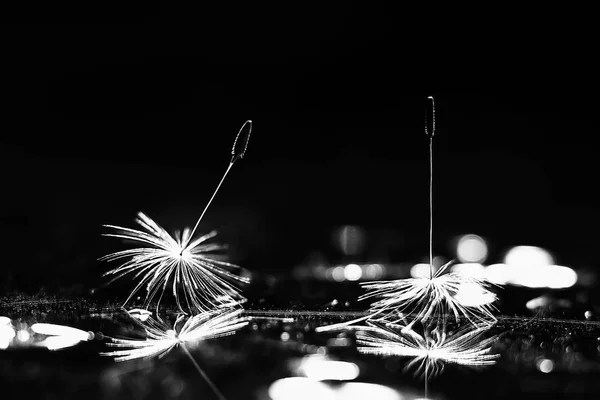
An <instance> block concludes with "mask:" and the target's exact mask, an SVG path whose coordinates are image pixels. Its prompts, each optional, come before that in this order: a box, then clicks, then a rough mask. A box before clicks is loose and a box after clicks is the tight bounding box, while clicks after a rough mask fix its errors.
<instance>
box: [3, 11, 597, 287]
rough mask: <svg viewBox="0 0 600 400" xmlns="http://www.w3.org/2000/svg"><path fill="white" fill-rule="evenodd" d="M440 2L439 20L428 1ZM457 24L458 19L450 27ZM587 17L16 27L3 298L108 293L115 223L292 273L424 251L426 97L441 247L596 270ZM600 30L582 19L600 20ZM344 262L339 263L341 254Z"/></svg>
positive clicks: (40, 14) (11, 52)
mask: <svg viewBox="0 0 600 400" xmlns="http://www.w3.org/2000/svg"><path fill="white" fill-rule="evenodd" d="M431 7H432V6H431ZM450 11H451V12H450ZM591 14H592V13H590V12H589V10H587V11H586V10H584V9H580V10H565V9H557V10H552V9H548V8H546V9H543V10H541V9H533V10H524V9H522V8H519V9H502V10H499V9H489V10H484V9H478V10H474V9H464V10H460V9H452V10H441V9H433V8H430V9H419V10H416V9H415V10H412V9H408V8H406V7H405V6H396V8H391V7H387V6H381V5H370V6H368V8H363V7H359V6H357V5H348V4H346V5H340V6H339V7H334V6H328V7H323V6H319V7H315V8H312V7H310V6H307V5H304V4H301V3H297V4H296V3H290V4H288V5H286V6H279V7H276V8H267V7H264V8H260V7H258V8H257V7H256V6H252V7H246V8H240V6H239V5H237V4H234V3H231V4H224V5H223V6H221V7H214V6H211V7H205V6H201V7H198V8H196V9H174V8H167V7H164V6H162V7H160V8H155V9H135V10H134V9H131V10H130V9H119V10H103V9H91V8H90V9H80V10H72V9H70V10H56V9H52V10H46V11H44V10H36V15H35V16H33V14H31V13H29V14H19V15H14V16H13V17H14V18H9V20H10V22H12V23H10V24H5V25H3V26H2V38H3V39H2V41H3V47H2V55H3V57H2V60H3V61H2V64H3V73H2V79H1V82H2V83H1V85H2V90H1V92H0V95H1V98H2V108H1V110H2V111H1V121H2V135H1V139H0V163H1V164H0V167H1V170H2V181H1V192H0V193H1V195H0V196H1V199H2V200H1V202H0V224H1V228H0V232H1V233H0V234H1V235H2V236H1V238H0V243H1V246H2V247H1V249H2V257H1V259H0V260H1V261H0V262H1V268H2V270H3V271H6V274H5V275H4V276H5V279H2V280H0V282H2V284H1V285H0V289H1V290H4V291H10V290H15V289H16V290H23V291H28V290H29V291H31V290H33V291H35V290H38V289H39V288H41V287H44V288H45V289H46V290H60V289H62V288H64V287H74V286H73V285H77V284H79V289H81V288H87V287H90V286H94V285H98V284H99V283H98V282H100V278H99V274H100V273H101V272H102V271H104V270H106V269H107V268H108V267H107V266H106V265H101V264H99V263H98V261H97V258H98V257H100V256H102V255H104V254H107V253H109V252H112V251H115V250H118V249H121V248H122V246H123V245H122V244H121V243H119V242H118V241H117V240H116V239H111V238H103V237H101V235H100V234H101V232H103V230H102V227H101V225H102V224H116V225H122V226H129V227H133V226H134V221H133V220H134V217H135V213H136V212H137V211H144V212H145V213H147V214H148V215H149V216H151V217H152V218H154V219H155V220H156V221H157V222H159V223H160V224H162V225H163V226H165V227H166V228H168V229H169V230H172V229H176V228H182V227H184V226H191V225H193V224H194V222H195V220H196V218H197V217H198V216H199V215H200V213H201V211H202V209H203V208H204V205H205V204H206V201H207V200H208V198H209V197H210V194H211V193H212V191H213V189H214V188H215V186H216V184H217V182H218V180H219V179H220V176H221V174H222V173H223V171H224V170H225V168H226V166H227V162H228V161H229V150H230V147H231V143H232V140H233V138H234V137H235V134H236V133H237V131H238V129H239V127H240V126H241V125H242V123H243V122H244V121H245V120H246V119H252V120H253V121H254V131H253V137H252V139H251V141H250V144H249V150H248V153H247V156H246V158H244V159H243V160H242V161H241V162H239V164H236V165H235V167H234V169H233V170H232V171H231V174H230V176H229V177H228V179H227V181H226V182H225V184H224V186H223V188H222V191H221V192H220V193H219V195H218V196H217V197H216V199H215V201H214V203H213V205H212V207H211V209H210V211H209V212H208V213H207V215H206V218H205V220H204V221H203V224H202V225H201V230H203V231H204V230H208V229H212V228H219V229H220V231H221V233H222V236H221V237H222V239H223V241H226V242H229V243H231V244H232V257H233V259H234V261H236V262H239V263H240V264H242V265H244V266H247V267H248V268H250V269H253V270H257V271H267V272H271V273H276V272H286V271H289V270H290V269H291V268H292V267H293V266H295V265H297V264H298V263H301V262H302V261H303V260H304V259H305V258H306V257H307V255H308V254H309V253H310V252H311V251H313V250H321V251H325V252H327V251H329V250H327V249H328V248H330V247H331V238H330V236H331V231H332V229H334V228H335V227H336V226H339V225H343V224H357V225H361V226H363V227H365V228H366V229H367V231H368V232H369V236H368V238H369V240H370V241H368V243H367V247H368V249H370V250H369V251H370V253H368V254H370V255H367V256H364V257H366V258H369V257H372V258H379V259H387V260H390V261H397V262H401V261H408V262H411V261H418V260H420V259H421V258H422V257H423V256H425V255H426V254H427V245H428V242H427V237H428V232H427V229H428V224H427V218H428V206H427V184H428V163H427V154H428V150H427V138H426V137H425V135H424V126H423V122H424V110H425V101H424V100H425V98H426V96H428V95H434V96H435V99H436V106H437V119H436V122H437V129H436V140H435V156H434V157H435V161H434V162H435V168H436V172H435V218H436V220H435V224H436V225H435V226H436V227H435V235H436V236H435V247H436V249H438V251H437V252H438V253H441V254H446V253H449V251H450V250H449V247H448V243H449V240H450V239H452V238H453V237H454V236H455V235H458V234H462V233H469V232H472V233H477V234H479V235H482V236H484V237H486V238H487V239H488V240H489V242H490V245H491V250H492V254H491V258H490V262H497V261H500V257H501V252H502V251H503V250H504V249H506V248H507V247H509V246H513V245H521V244H524V245H537V246H542V247H546V248H548V249H550V250H551V251H552V252H553V253H554V254H555V256H556V259H557V262H558V263H559V264H563V265H571V266H574V267H580V266H592V267H595V262H596V258H597V252H596V250H595V249H596V244H597V243H598V240H599V239H600V234H599V233H598V229H597V227H598V226H599V222H600V213H599V212H598V208H597V204H598V197H597V194H596V193H597V189H596V181H597V179H596V177H597V174H596V165H597V162H596V153H597V146H596V144H595V143H596V136H597V135H596V134H597V132H596V130H597V128H596V112H597V107H596V106H597V100H596V98H595V96H596V93H597V88H598V87H597V82H596V74H597V72H596V70H597V68H598V65H597V62H596V61H595V57H594V55H595V54H594V53H595V42H594V40H593V35H592V34H593V26H594V25H593V23H592V21H590V20H588V19H591V18H592V16H591ZM588 15H589V17H588ZM332 254H333V255H332V258H335V253H332Z"/></svg>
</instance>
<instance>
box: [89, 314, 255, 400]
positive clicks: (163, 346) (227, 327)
mask: <svg viewBox="0 0 600 400" xmlns="http://www.w3.org/2000/svg"><path fill="white" fill-rule="evenodd" d="M241 313H242V310H240V309H228V310H219V309H217V310H214V311H207V312H203V313H200V314H198V315H195V316H193V317H188V316H186V315H184V314H179V315H178V316H177V318H176V320H175V322H174V323H173V325H172V326H169V325H167V324H166V323H165V322H164V321H163V320H161V319H160V318H159V317H157V318H158V319H154V318H152V317H151V316H148V315H146V314H144V313H140V312H139V311H136V312H135V313H134V314H133V315H130V316H131V317H132V318H134V320H135V321H136V322H137V324H138V325H140V326H141V327H143V328H144V330H145V332H146V339H144V340H135V339H119V338H109V340H110V342H109V343H108V345H109V346H112V347H119V348H125V349H124V350H115V351H110V352H104V353H101V355H103V356H109V357H114V360H115V361H127V360H135V359H145V358H151V357H158V358H162V357H163V356H165V355H166V354H167V353H169V352H170V351H171V350H172V349H173V348H175V347H177V346H181V348H182V349H183V351H184V352H185V354H186V355H187V357H188V358H189V359H190V361H191V362H192V363H193V364H194V367H195V368H196V370H197V371H198V373H199V374H200V375H201V376H202V377H203V378H204V380H205V381H206V383H207V384H208V385H209V386H210V388H211V389H212V391H213V392H214V393H215V395H216V396H217V397H218V398H219V399H220V400H224V399H225V396H223V394H222V393H221V391H220V390H219V389H218V388H217V387H216V386H215V384H214V383H213V382H212V381H211V380H210V378H209V377H208V376H207V375H206V373H205V372H204V371H203V370H202V368H200V365H198V363H197V362H196V360H195V359H194V357H192V354H191V353H190V352H189V350H188V349H187V347H186V344H188V343H196V342H199V341H203V340H208V339H214V338H217V337H222V336H227V335H232V334H234V333H235V332H236V331H237V330H239V329H241V328H243V327H244V326H246V325H247V324H248V318H244V317H241Z"/></svg>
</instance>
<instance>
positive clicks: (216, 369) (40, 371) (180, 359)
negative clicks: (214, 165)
mask: <svg viewBox="0 0 600 400" xmlns="http://www.w3.org/2000/svg"><path fill="white" fill-rule="evenodd" d="M253 290H254V292H252V291H253ZM580 291H581V289H578V288H572V289H569V290H565V291H562V292H560V293H556V292H553V293H552V297H549V296H548V295H547V296H546V297H547V298H546V299H545V300H544V301H541V300H540V301H538V303H540V304H538V306H539V307H537V308H533V309H532V310H529V309H528V308H527V307H525V305H524V304H525V303H526V301H521V299H534V298H538V297H541V296H543V295H544V294H543V293H542V292H540V291H535V290H531V289H525V288H515V287H505V288H502V289H499V290H498V291H497V293H498V295H499V298H500V300H499V306H498V307H499V309H501V310H502V311H503V312H502V313H498V314H497V315H498V322H497V324H496V325H495V326H493V327H492V328H491V329H490V330H489V332H486V333H485V337H491V336H493V335H498V338H497V340H495V341H494V342H493V343H492V346H491V349H490V353H491V354H499V358H498V359H497V362H496V364H495V365H491V366H486V367H483V368H477V367H470V366H464V365H457V364H453V363H446V362H443V363H440V371H439V373H438V374H435V375H433V374H430V376H429V379H428V380H427V385H428V387H427V390H428V397H429V398H431V399H465V398H472V399H477V398H484V397H485V398H498V399H500V398H507V397H515V396H516V397H517V398H525V397H532V396H534V397H536V398H539V397H538V396H542V398H573V399H575V398H590V397H589V396H595V395H600V379H599V378H600V321H597V320H596V319H595V317H594V315H592V314H591V313H592V311H590V310H593V308H591V307H590V297H589V296H588V298H587V300H588V301H587V302H586V303H582V302H581V301H578V300H577V299H580V300H581V298H582V296H581V295H579V296H578V293H579V292H580ZM359 292H360V289H359V288H358V285H355V284H354V283H345V284H344V283H327V282H318V281H310V282H308V281H299V280H289V281H277V280H271V281H270V283H266V282H263V283H262V284H261V283H260V282H258V283H257V284H256V286H254V287H251V288H250V293H249V302H248V304H247V305H246V307H245V308H246V311H245V313H244V315H245V316H248V317H250V320H249V322H248V324H247V325H246V326H244V327H242V328H241V329H239V330H238V331H237V332H236V333H235V334H234V335H231V336H226V337H218V338H214V339H208V340H204V341H201V342H198V343H190V344H188V345H187V349H188V350H189V352H190V354H191V355H192V357H193V358H194V360H195V361H196V362H197V363H198V365H199V366H200V368H202V370H203V371H204V372H205V373H206V375H207V376H208V378H209V379H210V380H211V381H212V383H213V384H214V385H215V386H216V387H217V388H219V390H220V391H221V392H222V393H223V395H224V396H225V397H226V398H228V399H257V400H263V399H264V400H269V399H272V400H279V399H295V398H312V399H315V398H324V399H328V398H331V399H360V398H370V397H373V396H375V394H377V393H378V394H377V396H378V397H377V398H381V399H387V398H389V399H417V398H422V397H424V390H425V381H424V379H423V377H422V376H418V375H416V374H414V373H413V371H411V370H407V369H406V368H405V367H406V366H407V365H408V364H409V363H410V362H411V358H410V357H398V356H390V357H381V356H377V355H370V354H361V353H360V352H359V351H358V350H357V343H356V335H357V333H356V332H353V331H341V332H323V333H316V332H315V328H316V327H317V326H324V325H329V324H333V323H338V322H342V321H344V320H349V319H352V318H356V317H357V316H360V315H364V313H363V310H364V309H365V307H364V304H360V303H358V302H356V301H355V300H352V299H355V298H356V294H357V293H359ZM311 293H312V296H305V299H304V302H302V301H301V297H302V295H303V294H311ZM261 294H262V295H261ZM590 296H591V293H590ZM556 298H559V299H561V298H563V299H569V298H570V299H572V300H570V301H569V302H567V301H555V299H556ZM553 299H554V300H553ZM334 300H336V301H334ZM592 303H593V297H592ZM567 305H568V307H567ZM584 309H588V311H590V312H589V313H587V314H586V312H585V311H584ZM0 315H2V316H4V317H7V318H4V319H3V322H4V324H5V325H7V324H8V325H10V326H11V328H12V329H13V331H14V335H13V337H11V338H10V341H9V342H5V346H4V347H5V348H4V350H2V351H0V370H1V371H2V373H1V376H2V378H1V379H2V385H1V387H2V390H3V393H4V394H9V393H10V394H11V395H12V396H19V397H21V396H22V397H28V398H36V397H37V398H48V399H52V398H57V399H58V398H91V399H108V398H135V399H170V398H177V399H188V398H189V399H192V398H207V399H210V398H218V397H216V395H215V393H214V392H213V391H212V390H211V387H210V386H209V384H207V382H206V380H204V378H203V377H202V376H201V375H200V374H199V373H198V371H197V370H196V369H195V367H194V365H193V363H192V362H191V360H190V359H189V358H188V356H187V355H186V352H185V351H183V349H182V348H180V347H177V348H173V349H172V350H171V351H169V352H168V353H167V354H166V355H164V356H163V357H161V358H156V357H155V358H151V359H137V360H130V361H124V362H115V361H114V360H113V359H112V358H111V357H106V356H101V355H100V353H102V352H106V351H111V350H114V348H111V347H108V345H107V343H108V340H107V338H108V337H116V338H133V339H135V338H140V339H141V338H143V337H144V332H143V330H141V329H140V327H139V326H138V325H137V324H136V323H135V321H133V320H132V319H131V318H130V317H129V316H128V315H127V314H126V313H125V312H124V311H123V310H122V309H121V308H120V303H118V302H115V301H114V300H113V299H109V298H106V297H104V298H103V297H102V294H101V293H100V294H96V295H90V296H88V297H87V298H77V299H69V298H57V297H43V296H41V297H40V296H38V297H32V296H11V297H4V298H2V301H1V304H0ZM164 315H165V317H164V318H165V319H166V320H167V321H171V322H173V321H174V318H175V313H174V312H171V311H169V310H168V309H166V310H165V312H164ZM284 317H285V318H292V319H293V320H290V319H282V318H284ZM9 319H10V321H8V320H9ZM35 323H51V324H60V325H65V326H68V327H73V328H77V329H79V330H81V331H83V332H84V333H85V332H91V334H90V335H89V340H83V341H80V342H78V343H77V344H73V345H72V346H71V347H65V348H62V349H57V350H48V348H46V347H43V346H40V345H39V343H40V342H42V341H43V340H44V339H47V337H46V336H45V335H40V334H39V333H36V331H35V330H33V329H32V325H33V324H35ZM457 329H459V326H456V325H452V326H449V327H448V330H449V331H448V332H449V333H452V332H453V331H455V330H457ZM7 337H8V336H6V335H5V338H7ZM81 338H83V339H85V335H83V336H81ZM6 343H8V345H6ZM292 378H293V379H292ZM584 396H588V397H584ZM13 398H14V397H13Z"/></svg>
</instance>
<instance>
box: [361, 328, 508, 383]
mask: <svg viewBox="0 0 600 400" xmlns="http://www.w3.org/2000/svg"><path fill="white" fill-rule="evenodd" d="M403 328H404V327H402V326H399V325H392V324H387V325H384V324H377V323H371V324H369V325H368V326H363V327H356V329H357V330H358V332H357V334H356V341H357V344H358V347H357V349H358V351H359V352H361V353H363V354H375V355H379V356H400V357H411V358H413V360H411V361H410V362H409V363H408V364H407V365H406V367H405V369H406V370H411V369H413V368H415V371H414V374H415V376H420V377H425V378H426V376H425V375H426V374H427V375H428V376H436V375H437V374H439V373H440V372H441V371H442V369H443V366H444V363H451V364H459V365H463V366H471V367H478V366H489V365H494V364H495V363H496V359H497V358H498V357H500V355H499V354H491V353H490V351H491V347H492V344H493V343H494V342H495V341H496V339H497V336H492V337H489V338H487V339H484V338H482V336H483V335H484V333H485V332H487V331H488V329H489V328H488V327H487V326H485V327H468V328H466V329H465V328H463V329H460V330H459V331H457V332H456V333H453V334H449V335H448V334H447V332H446V331H445V330H443V329H437V328H436V329H433V330H431V331H428V330H426V331H425V332H424V334H423V335H420V334H418V333H417V332H415V331H414V330H408V331H407V330H406V329H403Z"/></svg>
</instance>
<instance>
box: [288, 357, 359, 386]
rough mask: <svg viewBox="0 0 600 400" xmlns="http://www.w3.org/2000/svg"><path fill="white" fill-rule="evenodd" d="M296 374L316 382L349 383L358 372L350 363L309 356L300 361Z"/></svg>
mask: <svg viewBox="0 0 600 400" xmlns="http://www.w3.org/2000/svg"><path fill="white" fill-rule="evenodd" d="M298 372H299V373H301V374H302V375H304V376H306V377H307V378H310V379H313V380H316V381H325V380H337V381H351V380H353V379H356V378H357V377H358V375H359V373H360V370H359V368H358V366H357V365H356V364H354V363H351V362H346V361H334V360H329V359H327V358H326V357H323V356H318V355H311V356H307V357H304V358H303V359H302V361H301V363H300V367H299V368H298Z"/></svg>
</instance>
